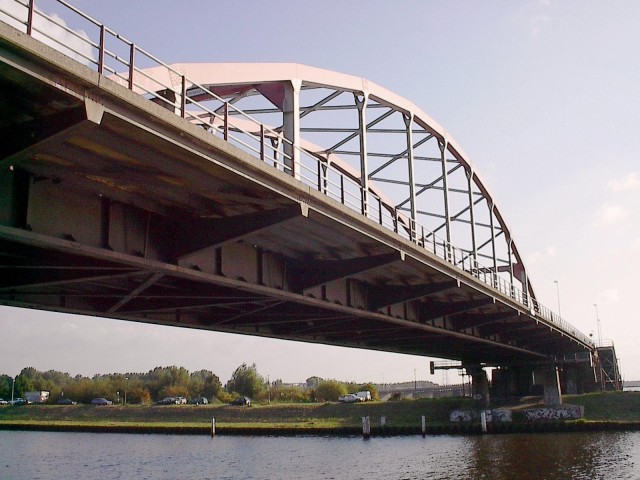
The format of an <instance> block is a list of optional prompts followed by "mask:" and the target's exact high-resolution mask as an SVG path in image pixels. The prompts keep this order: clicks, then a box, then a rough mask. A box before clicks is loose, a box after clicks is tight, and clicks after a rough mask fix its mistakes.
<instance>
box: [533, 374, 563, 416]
mask: <svg viewBox="0 0 640 480" xmlns="http://www.w3.org/2000/svg"><path fill="white" fill-rule="evenodd" d="M533 384H534V385H542V387H543V388H544V403H545V404H546V405H547V406H557V405H562V395H561V393H560V376H559V375H558V368H557V367H556V366H555V365H553V366H549V367H547V368H545V369H541V370H536V371H534V372H533Z"/></svg>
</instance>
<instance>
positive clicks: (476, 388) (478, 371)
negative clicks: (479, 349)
mask: <svg viewBox="0 0 640 480" xmlns="http://www.w3.org/2000/svg"><path fill="white" fill-rule="evenodd" d="M465 369H466V370H467V374H468V375H470V376H471V391H472V395H473V399H474V400H477V401H478V403H479V405H480V407H488V406H489V380H488V378H487V372H485V371H484V369H483V368H482V367H481V366H479V365H473V366H465Z"/></svg>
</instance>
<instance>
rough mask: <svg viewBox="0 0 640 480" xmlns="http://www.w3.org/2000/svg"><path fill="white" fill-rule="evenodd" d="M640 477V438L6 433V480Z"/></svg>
mask: <svg viewBox="0 0 640 480" xmlns="http://www.w3.org/2000/svg"><path fill="white" fill-rule="evenodd" d="M54 478H55V479H61V478H82V479H87V480H91V479H106V478H108V479H132V478H135V479H154V480H157V479H199V480H204V479H214V478H215V479H254V480H263V479H264V480H267V479H269V480H275V479H297V478H304V479H343V478H348V479H349V480H359V479H362V480H364V479H366V480H372V479H379V478H384V479H407V480H409V479H411V480H413V479H441V480H449V479H456V480H459V479H491V480H507V479H509V480H511V479H515V478H517V479H521V480H528V479H532V480H533V479H535V480H544V479H550V480H551V479H553V480H563V479H584V480H587V479H589V480H593V479H640V433H639V432H603V433H558V434H551V433H550V434H535V435H533V434H532V435H529V434H516V435H487V436H434V437H426V438H422V437H420V436H410V437H409V436H408V437H393V438H372V439H370V440H363V439H361V438H359V437H349V438H345V437H339V438H333V437H233V436H231V437H228V436H217V437H215V438H209V437H206V436H179V435H127V434H93V433H53V432H8V431H0V479H8V480H20V479H28V480H38V479H54Z"/></svg>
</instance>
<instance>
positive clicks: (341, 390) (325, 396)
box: [315, 380, 347, 402]
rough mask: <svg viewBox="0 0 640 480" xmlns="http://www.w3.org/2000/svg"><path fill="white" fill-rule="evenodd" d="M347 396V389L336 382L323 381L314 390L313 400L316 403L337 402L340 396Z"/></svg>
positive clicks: (342, 384)
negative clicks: (316, 401)
mask: <svg viewBox="0 0 640 480" xmlns="http://www.w3.org/2000/svg"><path fill="white" fill-rule="evenodd" d="M346 394H347V387H346V385H345V384H344V383H341V382H338V381H337V380H324V381H322V382H320V385H318V388H316V390H315V399H316V400H318V401H325V402H326V401H329V402H337V401H338V398H339V397H340V396H341V395H346Z"/></svg>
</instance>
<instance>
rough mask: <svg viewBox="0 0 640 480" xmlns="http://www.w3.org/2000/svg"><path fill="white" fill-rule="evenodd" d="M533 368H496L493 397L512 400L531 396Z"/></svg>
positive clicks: (524, 366)
mask: <svg viewBox="0 0 640 480" xmlns="http://www.w3.org/2000/svg"><path fill="white" fill-rule="evenodd" d="M532 384H533V368H532V367H531V366H528V365H511V366H508V367H500V368H496V369H494V370H493V371H492V374H491V395H492V397H494V398H501V399H505V400H506V399H510V398H516V397H524V396H527V395H531V387H532Z"/></svg>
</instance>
